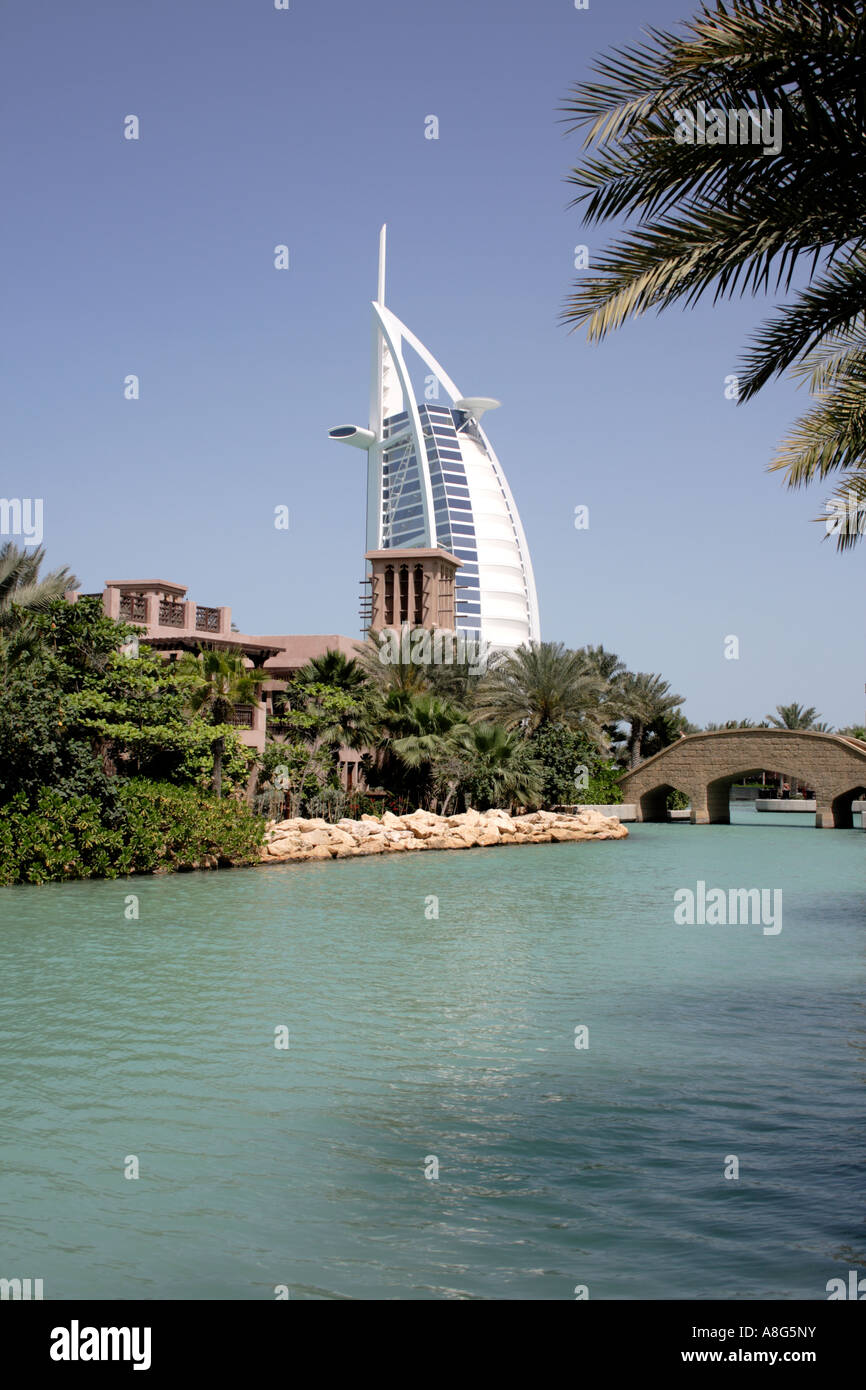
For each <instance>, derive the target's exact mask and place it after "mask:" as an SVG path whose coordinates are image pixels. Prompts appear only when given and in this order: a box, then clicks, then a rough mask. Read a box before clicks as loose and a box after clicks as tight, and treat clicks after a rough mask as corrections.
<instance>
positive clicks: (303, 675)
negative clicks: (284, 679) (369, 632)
mask: <svg viewBox="0 0 866 1390" xmlns="http://www.w3.org/2000/svg"><path fill="white" fill-rule="evenodd" d="M366 680H367V677H366V675H365V673H364V672H363V670H362V669H361V667H360V665H359V663H358V662H357V661H356V660H355V658H354V657H347V656H346V655H345V654H344V653H343V652H341V651H338V650H336V649H335V648H329V649H328V651H326V652H323V653H322V655H321V656H313V657H311V658H310V660H309V661H308V662H307V664H306V666H302V667H301V669H300V671H298V673H297V675H296V676H295V683H296V684H297V685H329V686H332V687H334V688H336V689H337V690H347V691H353V692H354V691H357V690H358V689H359V688H360V687H361V686H363V685H365V684H366Z"/></svg>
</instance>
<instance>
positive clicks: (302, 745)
mask: <svg viewBox="0 0 866 1390" xmlns="http://www.w3.org/2000/svg"><path fill="white" fill-rule="evenodd" d="M361 694H362V692H361ZM292 695H293V703H292V705H291V707H290V708H289V709H287V710H286V711H285V713H284V714H283V715H282V716H281V717H280V718H279V720H276V721H274V723H275V726H276V728H277V729H278V731H279V734H280V735H281V737H282V739H283V740H284V743H283V748H284V753H285V757H284V759H283V760H282V761H284V763H285V772H284V776H285V777H286V778H287V781H286V785H285V787H284V788H283V789H284V790H286V791H288V793H289V797H290V801H291V807H292V815H293V816H297V815H299V814H300V809H301V805H302V803H303V801H304V800H305V799H307V798H308V797H309V796H310V795H311V794H312V792H314V791H321V790H322V789H323V787H324V786H326V785H327V786H330V787H333V788H336V787H338V786H339V775H338V766H339V756H340V748H341V746H342V745H343V744H347V745H349V746H350V747H361V746H363V745H364V744H365V743H367V742H370V741H371V740H372V739H374V738H375V736H376V726H375V724H374V723H373V720H372V717H371V714H370V709H369V706H368V704H367V702H366V700H365V699H364V698H359V691H358V690H355V691H353V690H343V689H340V688H339V686H329V685H319V684H310V685H306V686H301V687H300V688H299V689H297V690H296V691H293V692H292ZM269 757H270V759H271V761H273V759H275V758H277V753H276V752H273V753H272V754H270V755H269ZM278 761H279V759H278Z"/></svg>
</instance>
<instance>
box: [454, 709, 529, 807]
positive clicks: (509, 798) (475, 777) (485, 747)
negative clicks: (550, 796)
mask: <svg viewBox="0 0 866 1390" xmlns="http://www.w3.org/2000/svg"><path fill="white" fill-rule="evenodd" d="M454 742H455V744H456V745H457V747H458V749H459V750H460V752H461V754H462V755H463V756H464V757H465V758H466V759H467V761H468V764H469V767H468V776H467V777H466V782H467V784H468V789H470V790H471V792H472V793H474V795H473V800H474V801H480V802H481V803H482V805H481V806H480V807H479V809H481V810H484V809H485V803H486V806H501V807H507V806H513V805H515V804H516V805H518V806H538V805H539V804H540V802H541V795H542V769H541V767H540V765H539V764H538V763H537V762H536V761H535V760H534V759H533V758H532V757H530V756H529V752H528V749H527V744H526V741H525V739H523V738H521V737H520V736H519V735H518V734H516V733H509V732H508V731H507V730H506V729H503V728H501V727H500V725H498V724H470V725H464V726H463V727H461V728H459V729H458V730H456V731H455V734H454Z"/></svg>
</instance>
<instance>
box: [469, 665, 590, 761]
mask: <svg viewBox="0 0 866 1390" xmlns="http://www.w3.org/2000/svg"><path fill="white" fill-rule="evenodd" d="M603 699H604V682H603V680H602V679H601V677H600V676H599V675H598V673H597V671H596V670H595V668H594V666H593V664H592V662H591V661H590V659H589V658H588V657H587V655H586V653H585V652H574V651H569V650H568V649H567V648H566V647H565V646H564V645H563V643H562V642H531V643H529V644H526V645H524V646H522V647H518V648H517V650H516V651H510V652H507V653H505V654H504V655H502V656H501V657H500V658H499V659H498V660H497V661H496V663H495V664H494V665H493V667H492V669H491V670H490V671H489V672H488V674H487V676H486V677H485V678H484V680H483V681H482V682H481V684H480V685H479V687H478V691H477V695H476V705H475V709H474V711H473V718H474V719H478V720H482V721H487V722H490V721H493V722H495V723H497V724H501V725H502V726H503V728H505V729H508V730H513V729H523V731H524V733H525V734H529V733H531V732H532V731H533V730H534V729H537V728H539V727H540V726H541V725H542V724H564V725H566V727H568V728H571V729H576V728H582V729H584V730H585V732H586V733H588V734H589V735H590V736H591V737H592V738H594V739H596V740H597V741H598V742H601V741H602V722H603V721H602V703H603Z"/></svg>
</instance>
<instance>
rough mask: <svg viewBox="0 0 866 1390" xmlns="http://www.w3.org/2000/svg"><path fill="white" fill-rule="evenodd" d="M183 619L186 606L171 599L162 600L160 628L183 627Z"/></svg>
mask: <svg viewBox="0 0 866 1390" xmlns="http://www.w3.org/2000/svg"><path fill="white" fill-rule="evenodd" d="M183 618H184V606H183V604H182V603H173V602H172V600H171V599H162V600H161V601H160V605H159V625H160V627H183Z"/></svg>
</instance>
